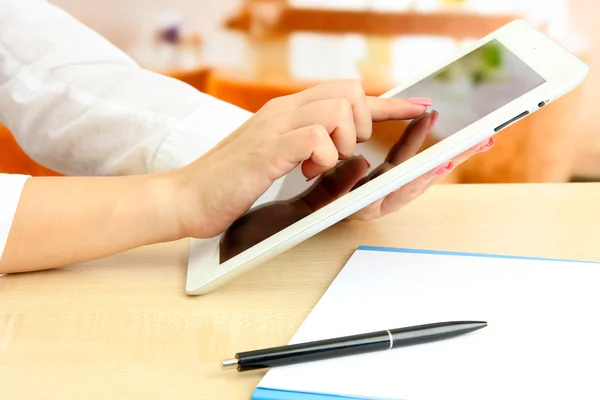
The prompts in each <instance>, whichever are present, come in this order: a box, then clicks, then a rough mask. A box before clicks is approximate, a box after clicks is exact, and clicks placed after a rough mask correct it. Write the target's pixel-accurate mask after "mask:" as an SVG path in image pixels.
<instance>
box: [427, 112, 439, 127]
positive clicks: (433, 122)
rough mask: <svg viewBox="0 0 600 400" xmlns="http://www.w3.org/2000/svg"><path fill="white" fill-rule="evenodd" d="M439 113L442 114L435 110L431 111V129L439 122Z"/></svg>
mask: <svg viewBox="0 0 600 400" xmlns="http://www.w3.org/2000/svg"><path fill="white" fill-rule="evenodd" d="M438 115H440V113H439V112H437V111H433V112H432V113H431V122H429V129H428V130H429V131H430V130H431V129H432V128H433V127H434V125H435V123H436V122H437V119H438Z"/></svg>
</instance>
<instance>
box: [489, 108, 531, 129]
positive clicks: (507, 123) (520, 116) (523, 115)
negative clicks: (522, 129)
mask: <svg viewBox="0 0 600 400" xmlns="http://www.w3.org/2000/svg"><path fill="white" fill-rule="evenodd" d="M527 115H529V111H525V112H523V113H521V114H519V115H517V116H516V117H514V118H512V119H510V120H508V121H506V122H505V123H503V124H502V125H500V126H499V127H497V128H496V129H494V132H498V131H499V130H501V129H504V128H506V127H507V126H508V125H510V124H512V123H513V122H515V121H517V120H519V119H521V118H523V117H525V116H527Z"/></svg>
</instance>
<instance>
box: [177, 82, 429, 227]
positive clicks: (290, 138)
mask: <svg viewBox="0 0 600 400" xmlns="http://www.w3.org/2000/svg"><path fill="white" fill-rule="evenodd" d="M415 103H417V104H415ZM426 109H427V104H422V102H421V101H419V100H414V101H410V100H406V99H384V98H379V97H370V96H366V95H365V93H364V90H363V88H362V86H361V85H360V84H359V83H358V82H354V81H345V82H334V83H328V84H323V85H319V86H316V87H313V88H310V89H308V90H305V91H302V92H299V93H297V94H294V95H290V96H285V97H280V98H277V99H274V100H272V101H270V102H269V103H267V104H266V105H265V106H264V107H263V108H262V109H261V110H259V111H258V112H257V113H256V114H255V115H254V116H253V117H252V118H250V119H249V120H248V121H247V123H245V124H244V125H242V126H241V127H240V128H239V129H237V130H236V131H235V132H233V133H232V134H231V135H229V136H228V137H227V138H225V139H224V140H223V141H222V142H220V143H219V144H218V145H217V146H215V147H214V148H213V149H211V151H209V152H208V153H207V154H205V155H204V156H203V157H201V158H200V159H198V160H197V161H195V162H194V163H192V164H190V165H189V166H187V167H185V168H183V169H181V170H179V171H177V172H175V173H174V174H175V176H176V179H175V180H176V182H177V185H178V187H179V188H180V189H179V192H180V195H179V200H178V201H177V204H175V205H174V207H177V209H178V211H179V215H180V218H179V219H180V223H181V227H182V231H183V233H184V235H186V236H191V237H196V238H207V237H213V236H216V235H218V234H220V233H222V232H223V231H225V229H227V228H228V227H229V226H230V225H231V224H232V223H233V222H234V221H235V220H236V219H237V218H239V217H240V216H241V215H242V214H244V213H245V212H246V211H247V210H248V209H249V208H250V206H252V204H254V202H255V201H256V200H257V199H258V198H259V197H260V196H261V195H262V194H263V193H264V192H265V191H266V190H267V189H268V188H269V187H270V186H271V184H272V183H273V182H274V181H275V180H277V179H279V178H281V177H283V176H284V175H286V174H287V173H289V172H291V171H292V170H293V169H294V168H296V167H297V166H298V165H301V170H302V173H303V174H304V176H305V177H306V178H307V179H309V180H310V179H313V178H315V177H317V176H319V175H321V174H323V173H324V172H327V171H329V170H330V169H332V168H333V167H335V166H336V164H337V163H338V161H339V160H349V159H350V158H351V157H352V155H353V153H354V149H355V146H356V143H357V142H363V141H366V140H368V139H369V138H370V136H371V131H372V122H373V121H384V120H404V119H413V118H416V117H419V116H421V115H423V114H424V113H425V111H426Z"/></svg>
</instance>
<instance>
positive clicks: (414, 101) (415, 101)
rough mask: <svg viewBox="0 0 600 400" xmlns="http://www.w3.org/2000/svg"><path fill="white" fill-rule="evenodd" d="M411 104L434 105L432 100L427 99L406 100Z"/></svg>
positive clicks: (413, 98) (414, 98)
mask: <svg viewBox="0 0 600 400" xmlns="http://www.w3.org/2000/svg"><path fill="white" fill-rule="evenodd" d="M406 100H407V101H408V102H409V103H411V104H415V105H417V106H427V107H429V106H431V105H432V104H433V102H432V101H431V99H428V98H425V97H411V98H408V99H406Z"/></svg>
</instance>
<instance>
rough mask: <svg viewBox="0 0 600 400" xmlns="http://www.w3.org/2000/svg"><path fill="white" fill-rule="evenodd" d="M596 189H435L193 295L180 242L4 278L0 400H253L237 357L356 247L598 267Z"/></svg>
mask: <svg viewBox="0 0 600 400" xmlns="http://www.w3.org/2000/svg"><path fill="white" fill-rule="evenodd" d="M599 202H600V184H596V183H590V184H548V185H437V186H435V187H434V188H432V189H431V190H430V191H429V192H428V193H427V194H425V195H424V196H422V197H421V198H419V199H418V200H417V201H415V202H413V203H411V204H410V205H409V206H408V207H406V208H405V209H404V210H402V211H401V212H398V213H396V214H394V215H391V216H389V217H386V218H383V219H381V220H377V221H374V222H369V223H360V222H351V223H340V224H337V225H336V226H334V227H332V228H330V229H328V230H327V231H325V232H323V233H322V234H320V235H318V236H316V237H314V238H312V239H310V240H308V241H306V242H304V243H303V244H301V245H299V246H297V247H295V248H294V249H292V250H290V251H288V252H286V253H285V254H283V255H281V256H279V257H277V258H276V259H274V260H272V261H271V262H269V263H267V264H266V265H265V266H263V267H261V268H259V269H256V270H254V271H251V272H250V273H248V274H246V275H244V276H243V277H241V278H240V279H238V280H236V281H235V282H233V283H231V284H229V285H227V286H225V287H223V288H221V289H219V290H217V291H215V292H213V293H211V294H209V295H206V296H202V297H188V296H186V295H185V294H184V281H185V270H186V259H187V246H186V242H185V241H182V242H174V243H168V244H163V245H158V246H151V247H145V248H141V249H137V250H135V251H131V252H127V253H124V254H120V255H118V256H114V257H110V258H106V259H103V260H98V261H95V262H91V263H87V264H85V265H78V266H72V267H68V268H63V269H59V270H54V271H46V272H41V273H31V274H22V275H10V276H4V277H0V393H1V395H0V397H1V398H3V399H11V400H20V399H27V400H34V399H45V400H47V399H67V398H86V399H113V400H117V399H137V398H151V399H211V400H214V399H228V400H229V399H232V400H233V399H249V396H250V394H251V392H252V391H253V389H254V387H255V386H256V384H257V383H258V381H259V379H260V378H261V376H262V374H263V373H262V372H254V373H248V374H238V373H236V372H231V371H221V370H220V369H219V360H220V359H221V358H224V357H230V356H232V355H233V354H234V353H235V352H236V351H242V350H250V349H254V348H258V347H263V346H273V345H280V344H284V343H286V342H287V341H288V340H289V339H290V338H291V336H292V335H293V334H294V332H295V331H296V329H297V328H298V327H299V326H300V324H301V323H302V321H303V320H304V318H305V317H306V316H307V315H308V313H309V312H310V310H311V309H312V307H313V306H314V305H315V304H316V302H317V301H318V300H319V298H320V297H321V296H322V295H323V293H324V292H325V290H326V289H327V287H328V285H329V284H330V283H331V281H332V280H333V279H334V277H335V276H336V274H337V273H338V272H339V271H340V269H341V268H342V267H343V265H344V263H345V262H346V261H347V259H348V258H349V257H350V255H351V254H352V252H353V250H354V249H355V248H356V247H357V246H359V245H380V246H396V247H412V248H426V249H441V250H455V251H473V252H490V253H503V254H514V255H525V256H542V257H559V258H569V259H586V260H595V261H600V247H598V246H597V238H598V237H600V224H598V221H599V220H600V210H599V209H598V207H597V205H598V204H599Z"/></svg>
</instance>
